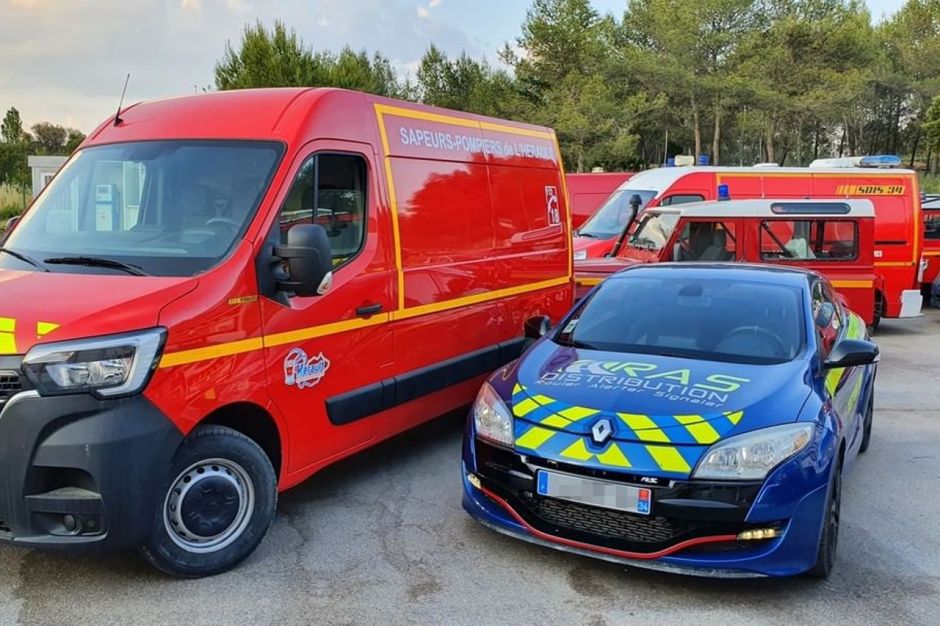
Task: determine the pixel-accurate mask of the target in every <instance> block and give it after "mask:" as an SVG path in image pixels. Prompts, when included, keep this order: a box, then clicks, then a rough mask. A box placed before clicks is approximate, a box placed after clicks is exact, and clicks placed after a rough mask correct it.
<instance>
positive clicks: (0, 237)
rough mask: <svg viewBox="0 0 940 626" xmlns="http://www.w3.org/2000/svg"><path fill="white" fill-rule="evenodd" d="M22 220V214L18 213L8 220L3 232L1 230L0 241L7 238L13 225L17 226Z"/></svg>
mask: <svg viewBox="0 0 940 626" xmlns="http://www.w3.org/2000/svg"><path fill="white" fill-rule="evenodd" d="M19 221H20V216H19V215H16V216H14V217H11V218H10V219H8V220H7V223H6V226H4V227H3V232H0V243H3V242H4V241H6V240H7V237H9V236H10V232H12V230H13V227H14V226H16V223H17V222H19Z"/></svg>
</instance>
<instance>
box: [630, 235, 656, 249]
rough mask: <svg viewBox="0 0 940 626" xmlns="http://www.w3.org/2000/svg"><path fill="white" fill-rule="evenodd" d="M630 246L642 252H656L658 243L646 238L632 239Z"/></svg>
mask: <svg viewBox="0 0 940 626" xmlns="http://www.w3.org/2000/svg"><path fill="white" fill-rule="evenodd" d="M630 245H631V246H633V247H634V248H639V249H640V250H655V249H656V242H655V241H653V240H652V239H647V238H646V237H633V238H631V239H630Z"/></svg>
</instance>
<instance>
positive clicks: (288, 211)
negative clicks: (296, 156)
mask: <svg viewBox="0 0 940 626" xmlns="http://www.w3.org/2000/svg"><path fill="white" fill-rule="evenodd" d="M279 220H280V232H281V242H282V243H286V241H287V231H288V230H290V228H291V226H294V225H295V224H319V225H320V226H322V227H323V228H324V229H325V230H326V234H327V236H328V237H329V240H330V248H331V249H332V252H333V265H334V266H338V265H341V264H343V263H345V262H346V261H347V260H349V259H351V258H352V257H354V256H355V255H356V254H357V253H358V252H359V250H360V249H361V248H362V244H363V243H364V242H365V226H366V163H365V160H364V159H363V158H362V157H360V156H356V155H353V154H327V153H319V154H315V155H313V156H311V157H310V158H309V159H307V160H306V161H305V162H304V164H303V165H302V166H301V167H300V170H299V171H298V172H297V177H296V178H295V179H294V184H293V186H292V187H291V190H290V193H289V194H288V195H287V200H286V201H285V202H284V206H282V207H281V213H280V217H279Z"/></svg>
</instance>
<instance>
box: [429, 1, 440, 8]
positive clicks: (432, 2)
mask: <svg viewBox="0 0 940 626" xmlns="http://www.w3.org/2000/svg"><path fill="white" fill-rule="evenodd" d="M439 6H441V0H431V1H430V2H428V8H429V9H433V8H435V7H439Z"/></svg>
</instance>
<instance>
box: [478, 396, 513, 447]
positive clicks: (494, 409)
mask: <svg viewBox="0 0 940 626" xmlns="http://www.w3.org/2000/svg"><path fill="white" fill-rule="evenodd" d="M473 426H474V428H475V429H476V433H477V435H479V436H480V437H482V438H483V439H487V440H489V441H492V442H493V443H498V444H499V445H502V446H512V416H511V415H510V414H509V408H508V407H507V406H506V403H505V402H503V401H502V399H501V398H500V397H499V394H497V393H496V391H495V390H494V389H493V388H492V387H491V386H490V385H489V383H483V387H482V388H481V389H480V393H478V394H477V399H476V401H475V402H474V403H473Z"/></svg>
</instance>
